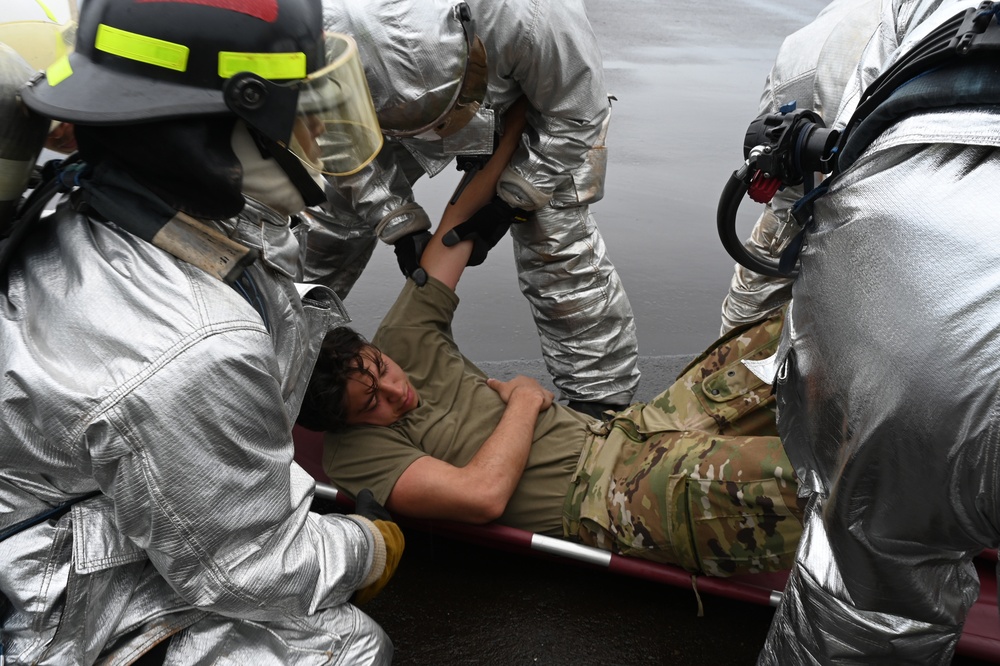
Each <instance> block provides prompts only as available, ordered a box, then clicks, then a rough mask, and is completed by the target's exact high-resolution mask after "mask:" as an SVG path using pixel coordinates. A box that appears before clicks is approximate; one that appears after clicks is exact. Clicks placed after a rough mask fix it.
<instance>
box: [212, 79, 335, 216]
mask: <svg viewBox="0 0 1000 666" xmlns="http://www.w3.org/2000/svg"><path fill="white" fill-rule="evenodd" d="M224 96H225V100H226V106H228V107H229V109H230V110H231V111H232V112H233V113H235V114H236V115H237V116H238V117H239V118H240V119H241V120H242V121H243V122H244V123H246V127H247V129H249V130H250V135H251V136H252V137H253V140H254V142H255V143H256V144H257V147H258V148H259V149H260V154H261V156H262V157H265V158H266V157H270V158H272V159H273V160H274V161H275V162H277V163H278V166H280V167H281V169H282V171H284V172H285V175H287V176H288V179H289V180H290V181H292V184H293V185H295V188H296V189H297V190H298V191H299V194H301V195H302V200H303V201H304V202H305V204H306V205H307V206H319V205H320V204H323V203H325V202H326V193H325V192H324V191H323V186H322V185H320V183H318V182H317V181H316V180H314V179H313V175H312V172H311V171H310V170H309V169H308V168H307V167H306V166H305V165H304V164H302V162H301V161H300V160H299V158H298V157H296V156H295V154H294V153H293V152H292V151H291V150H290V149H289V148H288V147H287V146H285V145H283V144H281V143H279V142H278V141H277V140H276V139H274V138H272V137H286V136H287V137H290V136H292V128H293V127H294V124H295V113H296V108H297V104H298V97H299V92H298V90H297V89H295V88H292V87H287V86H279V85H276V84H274V83H272V82H271V81H268V80H267V79H264V78H261V77H260V76H257V75H256V74H253V73H250V72H242V73H240V74H237V75H235V76H233V77H232V78H230V79H229V81H227V82H226V86H225V89H224ZM255 198H256V197H255ZM262 203H266V201H264V202H262ZM296 212H298V211H296Z"/></svg>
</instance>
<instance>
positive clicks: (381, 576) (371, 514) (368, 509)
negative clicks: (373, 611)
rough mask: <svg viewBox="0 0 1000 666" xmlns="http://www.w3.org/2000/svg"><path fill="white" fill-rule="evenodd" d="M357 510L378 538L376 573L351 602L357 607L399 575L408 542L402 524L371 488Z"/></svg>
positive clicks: (360, 497) (374, 561)
mask: <svg viewBox="0 0 1000 666" xmlns="http://www.w3.org/2000/svg"><path fill="white" fill-rule="evenodd" d="M354 510H355V512H356V515H357V516H361V517H362V518H364V519H365V520H364V521H361V522H365V523H367V524H369V525H371V526H372V528H374V529H373V530H372V536H374V537H375V553H374V554H373V556H372V570H371V571H370V572H369V574H368V577H367V578H365V580H364V581H362V584H361V587H359V588H358V590H357V591H356V592H355V593H354V597H353V598H352V599H351V601H352V602H353V603H355V604H363V603H365V602H366V601H370V600H371V599H373V598H374V597H375V595H377V594H378V593H379V592H381V591H382V588H384V587H385V586H386V585H387V584H388V583H389V579H391V578H392V575H393V574H394V573H396V567H398V566H399V560H400V559H402V557H403V548H404V547H405V545H406V541H405V539H403V532H402V530H400V529H399V525H397V524H396V523H394V522H393V521H392V516H391V515H390V514H389V512H388V511H386V509H385V507H383V506H382V505H381V504H379V503H378V502H376V501H375V496H374V495H372V491H370V490H368V489H367V488H365V489H364V490H362V491H361V492H360V493H358V500H357V503H356V504H355V509H354ZM380 546H381V547H380Z"/></svg>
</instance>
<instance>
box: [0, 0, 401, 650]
mask: <svg viewBox="0 0 1000 666" xmlns="http://www.w3.org/2000/svg"><path fill="white" fill-rule="evenodd" d="M328 37H329V39H330V40H331V41H329V42H325V40H324V38H323V35H322V22H321V7H320V5H319V0H257V1H256V2H245V3H232V2H229V1H228V0H199V2H190V1H189V0H159V1H158V2H148V1H145V0H87V2H85V3H84V4H83V6H82V13H81V16H80V26H79V31H78V37H77V44H76V51H75V53H72V54H70V55H69V56H68V57H67V58H64V59H62V60H60V61H57V62H56V63H55V64H54V65H52V66H51V67H49V68H48V70H47V74H46V75H45V76H41V75H39V76H38V77H36V78H35V79H33V80H32V82H31V83H30V84H28V86H27V87H26V88H24V89H23V91H22V95H23V99H24V102H25V104H26V105H27V106H28V107H29V108H30V109H32V110H33V111H35V112H37V113H39V114H40V115H42V116H45V117H48V118H52V119H57V120H63V121H68V122H72V123H75V131H76V139H77V142H78V145H79V148H80V157H81V158H82V160H83V162H71V161H69V160H68V161H67V162H68V163H67V164H64V165H63V167H62V169H61V171H60V175H59V176H58V177H57V179H56V181H58V182H60V183H61V184H62V185H63V186H64V187H66V188H68V189H70V191H69V194H68V196H66V197H63V198H62V199H61V200H60V202H59V203H58V208H57V209H56V211H55V213H53V214H50V215H47V216H43V217H41V218H40V219H34V220H33V221H31V222H30V224H29V225H28V226H27V227H26V228H21V227H18V228H20V229H22V232H23V233H20V234H19V233H18V232H15V233H14V234H12V235H11V237H10V238H8V240H7V241H5V242H4V243H0V262H2V263H3V265H4V267H3V269H2V270H0V365H2V368H3V376H2V380H0V442H2V445H0V562H2V563H3V564H2V566H0V649H2V653H0V654H2V655H3V657H0V661H4V660H6V663H17V664H20V663H33V664H92V663H95V662H100V663H109V664H126V663H132V662H133V661H135V660H136V659H138V658H139V657H140V656H142V655H144V654H148V653H149V651H150V650H153V651H156V652H159V655H158V656H159V658H160V659H165V660H166V663H223V662H224V663H240V664H265V663H266V664H320V663H322V664H328V663H339V664H369V663H371V664H384V663H388V662H389V661H390V660H391V657H392V645H391V643H390V642H389V639H388V638H387V637H386V636H385V634H384V633H383V631H382V630H381V628H380V627H379V626H378V625H377V624H376V623H375V622H374V621H373V620H372V619H371V618H369V617H368V616H367V615H365V614H364V613H363V612H362V611H360V610H359V609H358V608H356V607H355V606H354V605H352V604H350V603H348V601H349V600H351V599H352V598H353V599H355V600H357V601H359V603H360V602H361V600H362V599H364V598H366V597H370V595H371V594H372V593H373V592H376V591H377V590H378V589H379V588H380V586H381V585H384V584H385V582H387V576H389V575H391V572H392V570H393V569H394V568H395V562H397V561H398V556H399V554H400V553H401V546H402V542H401V535H400V533H399V532H398V528H396V527H395V525H394V524H393V523H391V522H390V521H387V520H385V519H384V516H383V517H382V519H379V512H375V511H373V512H371V513H369V512H367V511H366V512H361V511H360V509H361V507H360V505H359V512H361V513H365V514H367V515H366V516H343V515H320V514H317V513H312V512H310V503H311V499H312V494H313V492H312V491H313V485H314V483H313V480H312V479H311V478H310V477H309V476H308V475H307V474H306V472H305V471H303V470H302V468H300V467H299V466H298V465H297V464H295V463H294V462H293V460H292V453H293V445H292V436H291V428H292V423H293V422H294V419H295V416H296V414H297V412H298V409H299V405H300V403H301V400H302V396H303V392H304V389H305V386H306V383H307V381H308V377H309V373H310V372H311V369H312V365H313V362H314V359H315V357H316V354H317V352H318V347H319V343H320V341H321V340H322V338H323V335H324V334H325V332H326V331H327V330H328V329H329V328H331V327H332V326H334V325H336V324H338V323H341V322H342V321H343V319H344V315H343V312H342V309H341V306H340V305H339V301H338V300H337V299H336V297H335V296H334V295H333V294H332V292H330V291H329V290H326V289H325V288H323V287H320V288H318V289H314V290H312V291H310V292H308V293H307V294H306V295H305V296H303V297H300V296H299V291H298V290H297V288H296V284H295V283H294V282H293V280H294V279H295V278H296V277H297V273H298V272H299V271H300V269H299V266H298V265H297V261H298V256H299V251H298V245H297V243H296V241H295V238H294V236H293V235H292V232H291V230H290V228H289V222H290V218H289V214H290V213H293V212H295V211H296V210H298V209H301V208H302V207H303V206H304V204H305V202H306V201H308V200H310V199H313V200H315V199H316V194H317V193H318V194H319V196H320V197H322V187H320V185H319V182H322V178H321V177H320V176H319V175H318V172H317V174H316V176H315V177H313V176H312V175H310V172H309V171H307V170H306V169H305V168H304V167H303V164H305V163H309V164H313V165H314V166H315V165H319V164H322V165H324V166H327V165H328V163H330V162H329V160H328V159H327V158H328V157H329V156H328V155H327V154H325V153H323V152H322V151H319V152H317V148H318V146H320V145H321V143H322V142H320V141H318V140H317V141H314V140H313V138H314V130H315V133H316V134H318V130H316V129H315V128H319V127H322V126H324V125H326V126H332V125H335V124H336V118H333V117H327V115H326V114H327V113H329V115H330V116H335V115H336V114H337V113H340V112H341V111H343V104H342V102H343V101H344V95H346V92H345V85H344V82H345V81H344V79H342V78H340V76H339V74H340V72H339V69H338V68H336V67H334V65H333V64H332V63H331V64H330V65H327V62H328V60H327V48H328V44H329V45H332V44H333V41H334V40H335V39H336V38H335V37H333V36H328ZM342 41H343V42H344V43H346V44H349V43H350V40H349V39H348V40H342ZM356 76H357V78H359V79H360V80H361V81H362V82H363V73H362V71H361V69H360V65H358V66H357V71H356ZM362 90H363V86H362ZM368 105H369V106H370V105H371V100H370V99H369V100H368ZM372 117H374V114H373V112H372ZM316 119H320V121H321V122H315V121H316ZM342 120H347V118H342ZM285 145H287V146H289V149H288V150H286V149H285V148H284V147H283V146H285ZM282 150H283V151H284V153H285V154H283V155H281V156H280V157H279V151H282ZM293 150H294V153H293V152H292V151H293ZM371 152H372V154H374V151H371ZM330 159H332V160H333V161H334V162H335V161H336V159H337V156H336V155H334V156H333V157H330ZM296 164H297V165H299V171H297V172H296V171H295V170H294V169H292V167H293V166H294V165H296ZM84 165H86V166H84ZM341 166H342V165H341ZM332 168H339V167H332ZM56 181H53V182H56ZM307 181H308V182H311V183H312V184H313V189H312V190H310V189H309V188H308V187H306V186H305V183H306V182H307ZM47 187H48V185H42V186H41V188H42V189H40V190H36V192H38V191H46V190H45V189H44V188H47ZM244 196H247V197H248V199H249V198H250V197H253V198H255V199H257V200H253V199H249V201H248V203H247V205H246V208H245V209H244ZM33 201H34V200H33V199H32V198H29V199H28V201H27V202H26V204H25V205H26V206H27V211H30V210H32V209H33V205H34V204H33ZM26 215H28V217H29V218H30V214H29V213H27V212H26ZM237 215H238V216H237ZM213 220H215V221H213ZM218 220H224V221H218ZM370 518H375V520H370Z"/></svg>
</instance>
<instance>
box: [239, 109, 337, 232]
mask: <svg viewBox="0 0 1000 666" xmlns="http://www.w3.org/2000/svg"><path fill="white" fill-rule="evenodd" d="M250 134H251V136H253V138H254V141H255V142H256V143H257V146H258V147H259V148H260V152H261V155H264V156H266V157H270V158H271V159H273V160H274V161H275V162H276V163H277V164H278V166H279V167H281V170H282V171H284V172H285V175H286V176H288V180H290V181H292V185H294V186H295V189H296V190H298V192H299V194H300V195H301V196H302V201H304V202H305V205H307V206H319V205H321V204H324V203H326V193H325V192H324V191H323V186H322V185H321V184H320V183H319V182H317V181H316V179H315V178H314V177H313V172H312V171H311V170H310V169H309V168H308V167H306V165H304V164H303V163H302V161H301V160H299V158H298V157H296V156H295V153H293V152H292V151H291V150H289V149H288V148H286V147H284V146H282V145H281V144H280V143H278V142H277V141H275V140H274V139H271V138H268V137H266V136H264V135H262V134H261V133H260V132H256V131H254V130H253V129H250ZM255 198H256V197H255ZM262 203H267V202H266V201H263V202H262ZM295 212H296V213H297V212H298V211H295Z"/></svg>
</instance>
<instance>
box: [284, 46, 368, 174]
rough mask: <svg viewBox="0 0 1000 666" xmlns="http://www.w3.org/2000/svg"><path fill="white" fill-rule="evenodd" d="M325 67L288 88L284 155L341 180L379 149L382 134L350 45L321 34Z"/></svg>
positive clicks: (361, 70) (366, 85) (363, 163)
mask: <svg viewBox="0 0 1000 666" xmlns="http://www.w3.org/2000/svg"><path fill="white" fill-rule="evenodd" d="M325 39H326V53H327V61H328V62H329V63H330V64H328V65H327V66H326V67H324V68H323V69H320V70H319V71H317V72H314V73H312V74H310V75H309V76H307V77H306V78H305V79H303V80H301V81H297V82H296V83H295V84H294V85H295V87H296V88H297V89H298V91H299V95H298V109H297V115H296V118H295V124H294V126H293V130H292V137H291V142H290V144H289V146H288V147H289V149H290V150H291V151H292V152H293V153H294V154H295V156H296V157H298V158H299V160H301V161H302V163H303V164H304V165H305V166H306V167H308V168H309V169H310V170H311V171H315V172H319V173H322V174H323V175H327V176H347V175H350V174H352V173H355V172H357V171H359V170H361V169H362V168H363V167H365V166H366V165H367V164H368V163H369V162H371V161H372V160H373V159H374V158H375V155H377V154H378V151H379V150H381V148H382V131H381V129H380V128H379V124H378V119H377V117H376V115H375V106H374V104H373V103H372V97H371V94H370V93H369V91H368V82H367V81H366V80H365V72H364V69H363V68H362V66H361V60H360V58H359V57H358V46H357V44H355V42H354V40H353V39H352V38H351V37H349V36H347V35H342V34H338V33H327V35H325Z"/></svg>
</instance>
